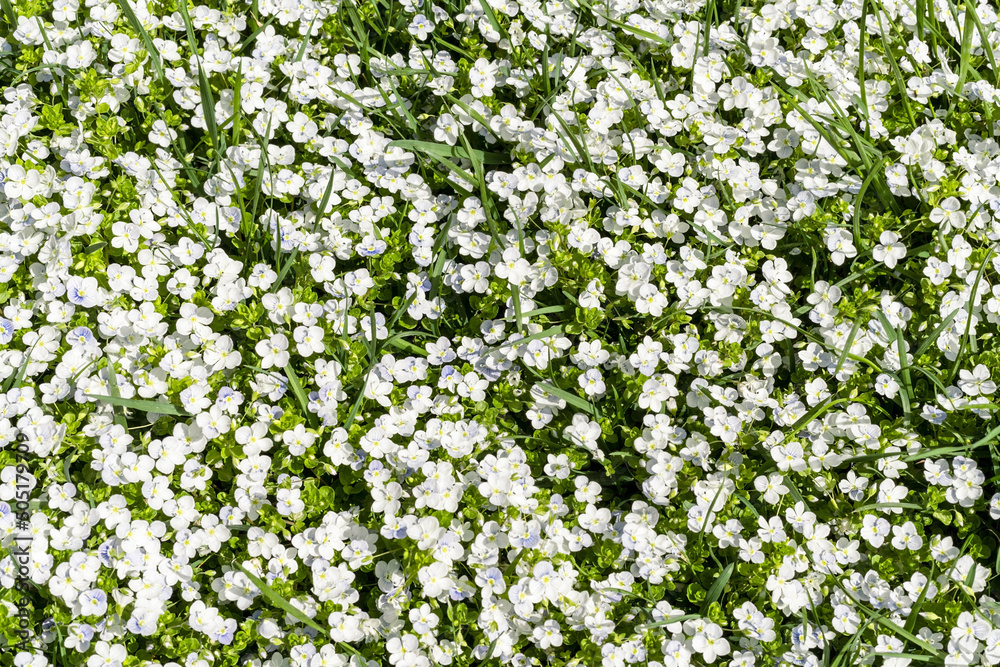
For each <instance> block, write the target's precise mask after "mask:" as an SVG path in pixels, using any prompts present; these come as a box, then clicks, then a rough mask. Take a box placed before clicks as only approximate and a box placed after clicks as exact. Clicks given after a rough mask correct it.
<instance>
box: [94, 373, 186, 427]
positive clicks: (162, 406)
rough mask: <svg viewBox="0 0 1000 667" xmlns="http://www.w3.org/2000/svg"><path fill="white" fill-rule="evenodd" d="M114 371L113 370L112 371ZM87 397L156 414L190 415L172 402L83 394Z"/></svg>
mask: <svg viewBox="0 0 1000 667" xmlns="http://www.w3.org/2000/svg"><path fill="white" fill-rule="evenodd" d="M112 372H114V371H112ZM84 395H85V396H87V397H89V398H96V399H97V400H99V401H103V402H104V403H107V404H108V405H116V406H119V407H122V408H131V409H132V410H144V411H145V412H152V413H154V414H158V415H174V416H175V417H190V416H191V415H190V414H188V413H187V412H185V411H184V410H181V409H180V408H178V407H177V406H176V405H174V404H173V403H162V402H160V401H148V400H145V399H141V398H122V397H121V396H103V395H101V394H84Z"/></svg>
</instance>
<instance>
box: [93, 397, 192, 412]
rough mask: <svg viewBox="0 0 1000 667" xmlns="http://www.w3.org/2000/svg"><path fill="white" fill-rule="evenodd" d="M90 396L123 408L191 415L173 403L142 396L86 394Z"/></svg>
mask: <svg viewBox="0 0 1000 667" xmlns="http://www.w3.org/2000/svg"><path fill="white" fill-rule="evenodd" d="M86 395H87V396H88V397H90V398H96V399H97V400H99V401H102V402H104V403H107V404H108V405H114V406H118V407H122V408H131V409H133V410H144V411H145V412H152V413H154V414H158V415H173V416H175V417H190V416H191V415H189V414H188V413H187V412H184V411H183V410H181V409H180V408H178V407H177V406H176V405H174V404H173V403H161V402H160V401H149V400H145V399H141V398H122V397H121V396H102V395H101V394H86Z"/></svg>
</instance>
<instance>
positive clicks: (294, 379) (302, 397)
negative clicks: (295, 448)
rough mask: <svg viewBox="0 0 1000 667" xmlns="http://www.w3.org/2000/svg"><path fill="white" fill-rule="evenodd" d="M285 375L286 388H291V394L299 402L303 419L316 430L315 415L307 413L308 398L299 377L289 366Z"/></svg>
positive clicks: (286, 367)
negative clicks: (286, 377)
mask: <svg viewBox="0 0 1000 667" xmlns="http://www.w3.org/2000/svg"><path fill="white" fill-rule="evenodd" d="M284 370H285V375H286V376H288V386H289V387H291V388H292V393H293V394H295V398H296V399H298V401H299V406H301V407H302V413H303V415H304V416H305V418H306V419H307V420H308V421H309V424H310V425H311V426H312V427H313V428H316V426H317V425H318V422H317V421H316V414H315V413H313V412H310V411H309V397H308V396H307V395H306V390H305V389H303V387H302V383H301V382H300V381H299V376H298V375H296V374H295V370H294V369H293V368H292V365H291V364H288V365H287V366H285V369H284Z"/></svg>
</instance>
